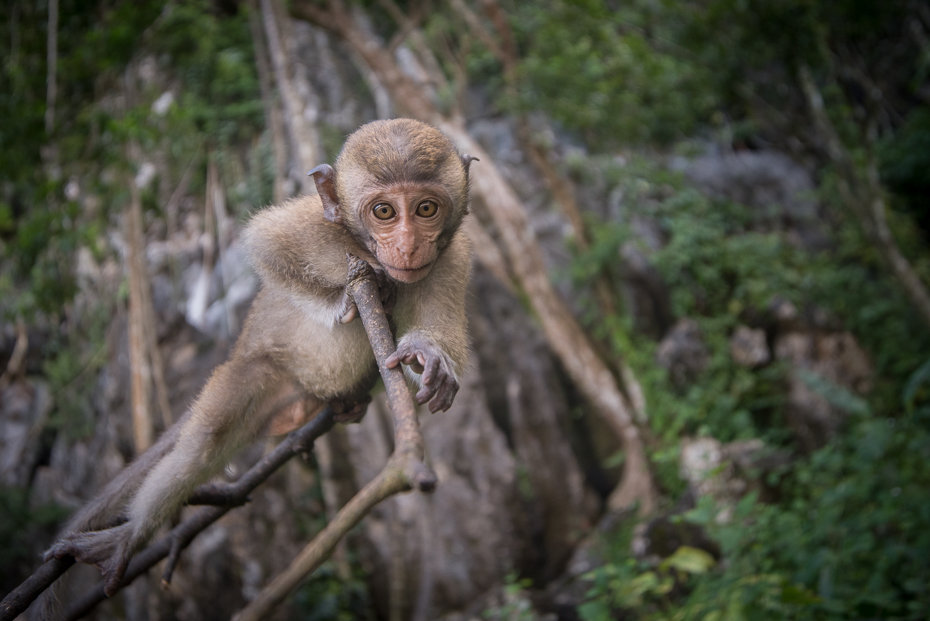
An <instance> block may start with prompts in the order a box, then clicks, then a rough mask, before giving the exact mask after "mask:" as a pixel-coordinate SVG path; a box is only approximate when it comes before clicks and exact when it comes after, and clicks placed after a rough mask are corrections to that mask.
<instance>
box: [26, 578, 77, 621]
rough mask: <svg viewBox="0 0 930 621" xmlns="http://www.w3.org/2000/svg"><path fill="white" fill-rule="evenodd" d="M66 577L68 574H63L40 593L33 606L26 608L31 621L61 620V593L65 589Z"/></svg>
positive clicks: (27, 616)
mask: <svg viewBox="0 0 930 621" xmlns="http://www.w3.org/2000/svg"><path fill="white" fill-rule="evenodd" d="M65 579H67V576H62V577H61V578H59V579H58V580H56V581H55V582H53V583H52V584H51V585H49V587H48V588H47V589H45V590H44V591H42V593H40V594H39V597H38V598H37V599H36V601H35V602H34V603H33V604H32V606H30V607H29V609H28V610H26V618H27V619H29V621H60V620H61V618H62V616H61V593H62V592H63V590H64V589H63V585H62V581H63V580H65Z"/></svg>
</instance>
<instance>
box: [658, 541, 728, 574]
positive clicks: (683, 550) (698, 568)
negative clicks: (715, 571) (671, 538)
mask: <svg viewBox="0 0 930 621" xmlns="http://www.w3.org/2000/svg"><path fill="white" fill-rule="evenodd" d="M716 563H717V562H716V561H715V560H714V557H713V556H711V555H710V554H708V553H707V552H706V551H705V550H701V549H700V548H692V547H691V546H681V547H680V548H678V549H677V550H675V553H674V554H672V555H671V556H670V557H668V558H667V559H665V560H664V561H662V567H663V569H664V568H669V567H671V568H674V569H677V570H679V571H683V572H685V573H689V574H704V573H707V571H708V570H710V568H711V567H713V566H714V565H715V564H716Z"/></svg>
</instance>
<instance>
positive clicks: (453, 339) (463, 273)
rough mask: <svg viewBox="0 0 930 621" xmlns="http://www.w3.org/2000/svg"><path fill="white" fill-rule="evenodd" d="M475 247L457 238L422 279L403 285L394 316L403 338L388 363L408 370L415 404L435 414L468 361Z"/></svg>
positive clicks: (443, 407) (446, 401)
mask: <svg viewBox="0 0 930 621" xmlns="http://www.w3.org/2000/svg"><path fill="white" fill-rule="evenodd" d="M470 264H471V247H470V245H469V243H468V239H467V238H466V237H465V235H464V234H462V233H459V234H457V235H456V236H455V237H454V238H453V239H452V241H451V243H450V244H449V246H448V247H447V248H446V249H445V251H444V253H443V254H442V255H440V259H439V260H438V261H437V263H436V265H435V266H434V267H433V269H432V270H431V271H430V274H429V275H428V276H427V277H426V278H424V279H423V280H422V281H419V282H417V283H414V284H412V285H402V286H401V289H400V292H399V293H398V300H397V307H396V309H395V313H394V317H395V321H396V322H397V326H398V335H399V336H400V339H399V341H398V343H397V351H396V352H395V353H394V354H392V355H391V356H390V357H389V358H388V360H387V364H388V366H389V367H395V366H397V365H398V364H401V363H403V364H405V365H407V366H408V369H407V371H408V372H407V376H408V377H410V378H411V379H412V380H413V381H415V382H416V383H417V385H418V386H419V388H420V390H419V392H417V395H416V400H417V402H418V403H420V404H421V405H422V404H423V403H426V402H427V401H429V402H430V404H429V409H430V411H431V412H437V411H440V410H447V409H449V407H450V406H451V405H452V400H453V399H454V397H455V393H456V392H457V391H458V377H459V376H460V375H461V373H462V372H463V371H464V369H465V366H466V364H467V363H468V337H467V331H466V329H467V320H466V317H465V295H466V291H467V284H468V276H469V271H470V267H471V265H470Z"/></svg>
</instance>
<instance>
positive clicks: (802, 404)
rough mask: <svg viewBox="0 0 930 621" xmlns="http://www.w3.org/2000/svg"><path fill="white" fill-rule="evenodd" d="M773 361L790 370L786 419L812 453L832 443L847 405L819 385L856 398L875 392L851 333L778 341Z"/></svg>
mask: <svg viewBox="0 0 930 621" xmlns="http://www.w3.org/2000/svg"><path fill="white" fill-rule="evenodd" d="M775 357H776V358H777V359H779V360H784V361H786V362H788V363H789V364H790V365H791V367H792V368H791V372H790V373H789V375H788V418H789V422H790V424H791V426H792V427H793V428H794V430H795V433H796V434H797V436H798V437H799V438H800V440H801V441H802V443H803V444H804V446H805V447H806V448H807V449H808V450H812V449H815V448H818V447H820V446H823V445H824V444H825V443H826V442H828V441H829V440H830V439H832V438H833V437H834V435H835V434H836V431H837V428H838V427H839V425H840V423H841V422H842V421H843V418H844V417H845V415H846V414H847V411H846V409H844V407H843V404H841V403H837V402H836V400H834V402H833V403H831V402H830V401H829V400H828V399H827V398H826V397H825V396H824V394H823V393H824V390H823V388H821V386H820V384H822V383H824V382H826V383H827V385H830V384H832V385H834V386H838V387H840V388H842V389H845V390H847V391H850V392H852V393H853V394H865V393H867V392H869V391H870V390H871V388H872V381H871V380H872V365H871V363H870V362H869V359H868V356H867V355H866V353H865V352H864V351H863V350H862V348H861V347H860V346H859V343H858V342H857V341H856V339H855V337H854V336H853V335H852V334H850V333H849V332H829V331H816V330H815V331H803V332H802V331H796V332H788V333H786V334H784V335H782V336H779V337H778V339H777V340H776V341H775ZM818 388H821V389H820V390H817V389H818Z"/></svg>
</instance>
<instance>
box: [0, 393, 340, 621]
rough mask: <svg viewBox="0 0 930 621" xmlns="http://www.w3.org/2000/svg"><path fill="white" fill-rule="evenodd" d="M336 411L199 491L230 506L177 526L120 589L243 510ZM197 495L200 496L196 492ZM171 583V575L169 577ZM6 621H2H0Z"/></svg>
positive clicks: (75, 613)
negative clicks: (233, 476) (231, 479)
mask: <svg viewBox="0 0 930 621" xmlns="http://www.w3.org/2000/svg"><path fill="white" fill-rule="evenodd" d="M333 416H334V414H333V411H332V410H330V409H329V408H326V409H325V410H323V411H322V412H320V413H319V414H318V415H317V416H316V417H315V418H314V419H313V420H312V421H310V422H309V423H307V424H306V425H304V426H303V427H301V428H300V429H298V430H297V431H295V432H293V433H291V434H289V435H288V436H287V438H285V439H284V441H283V442H281V443H280V444H279V445H278V446H277V447H275V449H274V450H273V451H271V452H270V453H268V454H267V455H265V456H264V457H262V459H261V460H259V462H258V463H257V464H255V465H254V466H252V467H251V468H250V469H249V470H248V471H247V472H246V473H245V474H243V475H242V476H241V477H240V478H239V479H238V480H237V481H236V482H235V483H232V484H229V485H224V486H206V489H203V488H201V490H198V491H203V492H206V491H209V492H210V493H212V494H214V495H216V494H224V495H225V498H226V501H227V504H225V505H223V506H216V507H207V508H204V509H202V510H200V511H198V512H197V513H196V514H194V515H193V516H191V517H190V518H188V519H186V520H185V521H184V522H182V523H181V524H179V525H178V526H176V527H175V528H173V529H172V530H171V532H170V533H169V534H168V535H167V536H166V537H164V538H163V539H161V540H159V541H158V542H157V543H155V544H153V545H151V546H149V547H148V548H146V549H145V550H143V551H142V552H140V553H139V554H137V555H136V556H135V557H133V559H132V562H131V563H130V564H129V568H128V569H127V570H126V576H125V577H124V578H123V582H122V584H121V585H120V586H121V587H125V586H127V585H128V584H130V583H131V582H132V581H133V580H134V579H135V578H137V577H138V576H140V575H142V574H144V573H145V572H146V571H148V570H149V569H150V568H151V567H153V566H154V565H155V564H156V563H158V562H159V561H161V560H162V559H163V558H165V557H167V556H168V555H169V554H170V553H171V550H172V548H173V547H176V546H177V547H179V548H181V549H183V548H185V547H187V546H188V544H190V542H191V541H192V540H193V539H194V537H196V536H197V535H198V534H199V533H200V532H202V531H203V530H205V529H206V528H207V527H208V526H210V525H211V524H213V523H214V522H215V521H217V520H218V519H220V518H221V517H223V516H224V515H225V514H226V513H227V512H228V511H229V510H230V509H233V508H234V507H236V506H240V505H242V504H244V503H245V502H247V500H248V495H249V493H250V492H252V490H254V489H255V488H256V487H258V486H259V485H261V484H262V483H264V482H265V481H266V480H267V479H268V477H270V476H271V475H272V474H273V473H274V472H275V471H276V470H277V469H278V468H280V467H281V466H283V465H284V464H285V463H286V462H287V461H288V460H289V459H290V458H291V457H293V456H295V455H298V454H301V453H306V452H308V451H310V450H311V449H312V448H313V442H314V440H316V439H317V438H319V437H320V436H322V435H323V434H324V433H326V432H327V431H329V430H330V429H331V428H332V426H333V424H334V420H333ZM195 495H197V492H195ZM168 578H169V579H170V575H169V576H168ZM105 598H106V595H104V593H103V584H102V583H101V584H100V585H98V586H97V587H96V588H95V589H94V590H93V591H91V592H90V593H88V594H87V595H85V596H84V597H83V598H81V599H80V600H78V601H77V602H76V603H75V605H74V606H73V607H72V608H71V609H69V610H68V612H67V615H66V617H65V618H66V619H68V621H71V620H73V619H79V618H81V617H82V616H84V615H85V614H87V612H89V611H90V610H91V609H93V607H94V606H96V605H97V604H98V603H100V602H101V601H103V600H104V599H105ZM0 621H2V620H0Z"/></svg>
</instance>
